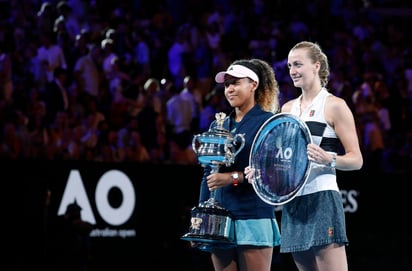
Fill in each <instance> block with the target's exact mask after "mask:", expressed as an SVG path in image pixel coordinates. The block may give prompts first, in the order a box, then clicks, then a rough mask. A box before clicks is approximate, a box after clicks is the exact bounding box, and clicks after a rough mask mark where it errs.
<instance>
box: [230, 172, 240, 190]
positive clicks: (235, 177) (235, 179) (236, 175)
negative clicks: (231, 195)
mask: <svg viewBox="0 0 412 271" xmlns="http://www.w3.org/2000/svg"><path fill="white" fill-rule="evenodd" d="M231 176H232V183H233V186H238V184H239V173H237V172H236V171H235V172H233V173H232V175H231Z"/></svg>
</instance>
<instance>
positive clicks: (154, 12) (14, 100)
mask: <svg viewBox="0 0 412 271" xmlns="http://www.w3.org/2000/svg"><path fill="white" fill-rule="evenodd" d="M0 10H1V11H0V13H1V14H0V18H1V19H0V91H1V92H0V124H1V126H0V127H1V131H0V159H44V160H89V161H101V162H124V161H132V162H149V163H179V164H196V163H197V159H196V157H195V155H194V153H193V151H192V145H191V144H192V143H191V142H192V138H193V135H195V134H198V133H202V132H204V131H207V130H208V125H209V123H210V121H211V120H213V119H214V118H215V113H216V112H228V110H230V108H229V107H228V105H227V103H226V101H225V98H224V94H223V89H222V87H221V86H218V85H216V84H215V83H214V75H215V74H216V73H217V72H219V71H221V70H225V69H226V67H227V66H228V65H229V64H230V63H231V62H232V61H233V60H235V59H238V58H249V57H255V58H261V59H264V60H266V61H268V62H269V63H270V64H271V65H272V66H273V68H274V70H275V73H276V77H277V79H278V81H279V85H280V90H281V103H282V101H284V100H288V99H290V98H292V97H295V96H296V95H299V93H297V91H296V89H295V88H294V87H293V84H292V82H291V81H290V79H289V75H288V69H287V65H286V62H285V61H286V57H287V55H286V54H287V52H288V50H289V49H290V48H291V46H292V45H293V44H295V43H296V42H298V41H301V40H310V41H315V42H318V43H319V44H320V46H321V47H322V48H323V49H324V51H325V52H326V53H327V55H328V57H329V62H330V66H331V71H332V73H331V78H330V81H329V85H328V88H329V90H330V91H331V92H332V93H334V94H335V95H337V96H340V97H343V98H344V99H345V100H346V102H347V103H348V104H349V105H350V108H351V109H352V110H353V112H354V115H355V121H356V122H357V126H358V128H359V138H360V142H361V145H362V149H363V153H364V156H365V162H366V163H365V167H367V168H368V167H369V168H372V169H375V170H376V169H380V170H385V171H388V172H393V171H397V172H399V171H405V170H410V169H408V165H410V164H411V160H412V129H411V123H412V122H411V114H412V43H411V40H412V38H411V36H410V35H409V31H408V30H409V29H408V27H409V25H408V18H410V16H411V15H412V4H409V3H408V1H378V0H377V1H356V0H348V1H339V0H334V1H321V0H319V1H298V0H289V1H265V0H215V1H202V0H173V1H171V0H163V1H162V0H159V1H156V0H155V1H153V0H152V1H149V0H140V1H139V0H135V1H132V0H118V1H107V2H106V1H87V0H67V1H55V0H49V1H40V0H12V1H0Z"/></svg>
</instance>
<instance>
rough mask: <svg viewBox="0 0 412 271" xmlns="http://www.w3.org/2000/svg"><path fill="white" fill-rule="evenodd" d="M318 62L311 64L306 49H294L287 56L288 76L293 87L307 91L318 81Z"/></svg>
mask: <svg viewBox="0 0 412 271" xmlns="http://www.w3.org/2000/svg"><path fill="white" fill-rule="evenodd" d="M319 67H320V64H319V62H318V61H317V62H315V63H313V61H312V59H311V58H309V55H308V50H307V49H303V48H302V49H294V50H292V51H290V52H289V55H288V68H289V75H290V78H292V81H293V84H294V86H295V87H299V88H302V89H308V88H311V86H313V84H314V82H315V81H316V80H317V79H319V75H318V72H319Z"/></svg>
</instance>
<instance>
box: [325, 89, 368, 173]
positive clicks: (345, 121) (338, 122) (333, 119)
mask: <svg viewBox="0 0 412 271" xmlns="http://www.w3.org/2000/svg"><path fill="white" fill-rule="evenodd" d="M325 117H326V121H327V122H328V123H329V124H330V125H331V126H332V127H333V128H334V130H335V132H336V135H337V136H338V138H339V140H340V142H341V143H342V146H343V149H344V153H343V154H339V155H338V156H337V157H336V168H337V169H339V170H344V171H347V170H358V169H360V168H361V167H362V165H363V157H362V153H361V150H360V145H359V138H358V134H357V129H356V124H355V120H354V117H353V114H352V112H351V110H350V108H349V107H348V105H347V104H346V102H345V101H344V100H343V99H342V98H339V97H336V96H330V97H328V100H327V102H326V105H325ZM326 154H327V155H328V161H327V162H328V163H329V162H330V161H331V160H332V155H331V154H329V153H326ZM325 159H326V158H325Z"/></svg>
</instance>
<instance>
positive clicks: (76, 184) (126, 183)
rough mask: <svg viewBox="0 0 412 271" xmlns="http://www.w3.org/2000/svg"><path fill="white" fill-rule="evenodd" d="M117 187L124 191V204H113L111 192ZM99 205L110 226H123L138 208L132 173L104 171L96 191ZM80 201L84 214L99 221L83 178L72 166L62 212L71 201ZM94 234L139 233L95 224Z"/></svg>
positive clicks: (101, 235)
mask: <svg viewBox="0 0 412 271" xmlns="http://www.w3.org/2000/svg"><path fill="white" fill-rule="evenodd" d="M113 188H117V189H119V190H120V192H121V193H122V202H121V204H120V206H118V207H113V206H112V205H111V204H110V202H109V192H110V190H111V189H113ZM94 197H95V198H94V199H95V204H96V209H97V211H98V213H99V215H100V217H101V218H102V219H103V220H104V221H105V222H106V223H107V224H108V225H110V226H116V227H118V226H120V227H121V226H122V225H124V224H126V223H127V222H128V221H129V219H130V218H131V216H132V215H133V213H134V211H135V204H136V195H135V191H134V187H133V184H132V182H131V180H130V179H129V177H128V176H127V175H126V174H125V173H123V172H122V171H120V170H110V171H107V172H106V173H104V174H103V175H102V176H101V177H100V179H99V180H98V182H97V185H96V189H95V194H94ZM73 202H77V204H78V205H80V207H81V208H82V211H81V217H82V219H83V220H84V221H87V222H89V223H91V224H93V225H96V218H95V214H94V213H93V209H92V207H91V205H90V200H89V198H88V196H87V192H86V189H85V187H84V185H83V180H82V178H81V176H80V173H79V171H78V170H71V171H70V175H69V177H68V180H67V183H66V187H65V189H64V192H63V195H62V199H61V202H60V205H59V208H58V211H57V212H58V215H63V214H64V212H65V211H66V207H67V205H69V204H70V203H73ZM90 235H91V236H92V237H117V236H120V237H123V238H125V237H133V236H135V235H136V232H135V230H134V229H118V228H116V229H113V228H110V227H106V228H104V229H98V228H95V229H94V230H93V231H92V232H91V234H90Z"/></svg>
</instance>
